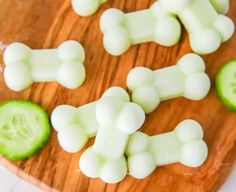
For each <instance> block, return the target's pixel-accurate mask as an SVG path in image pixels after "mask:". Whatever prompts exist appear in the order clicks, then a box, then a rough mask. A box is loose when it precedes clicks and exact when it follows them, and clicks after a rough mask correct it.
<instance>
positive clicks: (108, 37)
mask: <svg viewBox="0 0 236 192" xmlns="http://www.w3.org/2000/svg"><path fill="white" fill-rule="evenodd" d="M124 20H125V14H124V13H123V12H122V11H120V10H118V9H109V10H107V11H105V12H104V13H103V14H102V16H101V20H100V28H101V30H102V32H103V33H104V38H103V44H104V47H105V49H106V50H107V52H108V53H110V54H112V55H114V56H118V55H121V54H123V53H124V52H126V51H127V50H128V49H129V47H130V45H131V40H130V37H129V34H128V32H127V30H126V29H125V28H124V27H122V24H123V22H124ZM114 37H116V38H114Z"/></svg>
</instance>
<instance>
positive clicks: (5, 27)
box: [0, 0, 236, 192]
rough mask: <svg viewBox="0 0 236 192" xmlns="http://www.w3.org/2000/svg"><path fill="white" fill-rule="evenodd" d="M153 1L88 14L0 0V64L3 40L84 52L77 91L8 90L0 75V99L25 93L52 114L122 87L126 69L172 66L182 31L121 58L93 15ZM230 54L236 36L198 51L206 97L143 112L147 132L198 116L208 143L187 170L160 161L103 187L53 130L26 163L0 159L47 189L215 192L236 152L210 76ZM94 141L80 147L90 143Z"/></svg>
mask: <svg viewBox="0 0 236 192" xmlns="http://www.w3.org/2000/svg"><path fill="white" fill-rule="evenodd" d="M152 2H153V1H151V0H146V1H141V0H114V1H109V2H108V3H106V4H105V5H104V6H103V7H102V8H101V9H100V11H99V12H98V13H97V14H95V15H93V16H91V17H87V18H82V17H79V16H78V15H76V14H75V13H74V12H73V10H72V8H71V5H70V1H69V0H50V1H45V0H37V1H35V0H0V48H1V51H0V54H1V56H0V58H1V59H0V63H1V65H0V66H1V71H2V70H3V68H4V65H3V62H2V53H3V50H2V48H4V46H5V45H7V44H9V43H11V42H15V41H20V42H23V43H26V44H27V45H29V46H30V47H32V48H54V47H57V46H58V45H59V44H60V43H61V42H63V41H65V40H68V39H75V40H78V41H80V42H81V43H82V44H83V45H84V47H85V50H86V62H85V67H86V71H87V79H86V82H85V84H84V85H83V86H82V87H81V88H79V89H77V90H68V89H65V88H63V87H61V86H60V85H58V84H56V83H40V84H34V85H33V86H32V87H31V88H29V89H27V90H26V91H24V92H20V93H15V92H12V91H11V90H9V89H8V88H7V87H6V86H5V83H4V81H3V78H2V75H1V76H0V101H4V100H5V99H12V98H17V99H29V100H32V101H34V102H36V103H38V104H39V105H41V106H43V107H44V108H45V109H46V110H47V111H48V113H49V114H50V113H51V112H52V110H53V109H54V108H55V107H56V106H57V105H60V104H70V105H74V106H79V105H83V104H86V103H88V102H91V101H94V100H96V99H98V98H99V97H100V96H101V94H102V93H103V92H104V90H106V89H107V88H109V87H110V86H113V85H118V86H122V87H126V83H125V82H126V77H127V74H128V72H129V71H130V70H131V69H132V68H133V67H135V66H146V67H150V68H152V69H158V68H161V67H166V66H169V65H173V64H175V63H176V62H177V61H178V59H179V58H181V57H182V56H183V55H184V54H186V53H188V52H191V49H190V48H189V41H188V34H187V33H186V31H184V29H183V35H182V38H181V41H180V42H179V44H178V45H176V46H174V47H171V48H166V47H162V46H159V45H157V44H155V43H148V44H143V45H138V46H133V47H132V48H131V49H130V50H129V51H128V52H127V53H126V54H124V55H122V56H121V57H113V56H110V55H109V54H107V53H106V52H105V50H104V49H103V45H102V34H101V32H100V30H99V18H100V16H101V14H102V12H103V11H104V10H105V9H106V8H109V7H117V8H120V9H122V10H124V11H125V12H128V11H135V10H139V9H144V8H148V7H149V6H150V5H151V4H152ZM235 10H236V1H232V5H231V11H230V12H229V16H230V17H231V18H232V19H233V20H234V21H236V13H235ZM234 57H236V35H234V37H233V38H232V39H231V40H230V41H228V42H227V43H225V44H223V45H222V46H221V48H220V49H219V50H218V51H217V52H215V53H213V54H211V55H208V56H204V59H205V61H206V69H207V73H208V74H209V75H210V77H211V80H212V85H213V86H212V89H211V92H210V94H209V95H208V97H207V98H206V99H204V100H202V101H199V102H194V101H189V100H187V99H184V98H178V99H173V100H171V101H167V102H163V103H162V104H161V105H160V107H159V108H158V109H157V110H156V111H155V112H153V113H152V114H150V115H148V116H147V120H146V122H145V125H144V126H143V128H142V131H144V132H145V133H148V134H150V135H153V134H159V133H163V132H167V131H171V130H173V129H174V128H175V126H176V125H177V124H178V123H179V122H181V121H182V120H184V119H186V118H192V119H195V120H197V121H199V122H200V123H201V124H202V126H203V127H204V130H205V138H204V139H205V140H206V142H207V144H208V147H209V157H208V160H207V162H206V163H205V164H204V165H203V166H202V167H200V168H197V169H191V168H187V167H185V166H183V165H180V164H174V165H169V166H164V167H159V168H157V169H156V171H155V172H154V173H153V174H152V175H151V176H149V177H148V178H146V179H144V180H137V179H134V178H132V177H130V176H127V177H126V178H125V180H123V181H122V182H121V183H119V184H117V185H108V184H105V183H103V182H102V181H101V180H99V179H89V178H87V177H85V176H84V175H83V174H82V173H81V172H80V170H79V169H78V160H79V157H80V155H81V153H76V154H73V155H71V154H68V153H65V152H63V151H62V149H61V148H60V146H59V144H58V141H57V137H56V133H55V132H54V131H53V130H52V134H51V138H50V140H49V141H48V143H47V145H46V146H45V148H44V149H43V150H42V151H40V152H39V153H38V154H37V155H35V156H33V157H31V158H29V159H28V160H25V161H19V162H11V161H7V160H5V159H4V158H0V163H2V164H4V165H5V166H7V167H8V168H9V169H10V170H12V171H13V172H15V174H17V175H19V176H21V177H23V178H24V179H26V180H27V181H29V182H32V183H34V184H35V185H37V186H40V187H42V189H43V190H45V191H63V192H75V191H76V192H144V191H145V192H156V191H158V192H169V191H174V192H212V191H217V189H218V188H219V186H220V185H221V184H222V182H223V181H224V180H225V178H226V176H227V174H228V173H229V171H230V169H231V168H232V166H233V162H234V159H235V154H236V114H235V113H231V112H229V111H227V110H226V108H225V107H224V106H223V105H222V104H221V103H220V101H219V99H218V98H217V95H216V91H215V87H214V78H215V75H216V72H217V71H218V69H219V67H220V66H222V64H223V63H224V62H226V61H228V60H229V59H232V58H234ZM92 142H93V141H92V140H91V141H90V143H89V144H88V145H87V146H86V147H88V146H89V145H91V144H92Z"/></svg>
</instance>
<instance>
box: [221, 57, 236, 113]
mask: <svg viewBox="0 0 236 192" xmlns="http://www.w3.org/2000/svg"><path fill="white" fill-rule="evenodd" d="M216 90H217V94H218V96H219V98H220V100H221V101H222V102H223V104H224V105H225V106H226V107H227V108H228V109H229V110H231V111H236V59H234V60H232V61H229V62H228V63H226V64H225V65H224V66H223V67H222V68H221V69H220V70H219V72H218V74H217V76H216Z"/></svg>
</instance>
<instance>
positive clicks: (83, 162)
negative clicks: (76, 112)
mask: <svg viewBox="0 0 236 192" xmlns="http://www.w3.org/2000/svg"><path fill="white" fill-rule="evenodd" d="M120 90H121V91H123V92H124V93H126V91H125V90H122V89H120ZM126 94H127V93H126ZM127 98H128V99H127ZM96 117H97V121H98V123H99V128H98V132H97V136H96V139H95V142H94V145H93V146H92V147H90V148H89V149H87V150H86V151H85V152H84V153H83V154H82V156H81V158H80V162H79V164H80V169H81V171H82V172H83V173H84V174H85V175H87V176H88V177H91V178H97V177H99V178H101V179H102V180H103V181H105V182H107V183H118V182H120V181H121V180H122V179H123V178H124V177H125V176H126V174H127V164H126V159H125V156H124V152H125V148H126V145H127V143H128V139H129V136H130V135H131V134H132V133H134V132H135V131H136V130H137V129H139V128H140V127H141V126H142V124H143V123H144V119H145V114H144V112H143V110H142V108H141V107H139V106H138V105H137V104H134V103H131V102H129V96H128V94H127V97H126V98H124V97H123V98H118V97H113V96H111V97H103V98H102V99H100V100H99V101H98V103H97V106H96Z"/></svg>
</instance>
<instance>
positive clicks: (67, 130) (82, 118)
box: [51, 102, 98, 153]
mask: <svg viewBox="0 0 236 192" xmlns="http://www.w3.org/2000/svg"><path fill="white" fill-rule="evenodd" d="M95 107H96V102H93V103H90V104H87V105H84V106H81V107H78V108H76V107H73V106H69V105H61V106H58V107H56V108H55V109H54V111H53V112H52V116H51V122H52V125H53V127H54V128H55V129H56V131H57V132H58V141H59V143H60V145H61V147H62V148H63V149H64V150H65V151H67V152H69V153H75V152H78V151H80V150H81V149H82V148H83V147H84V146H85V144H86V143H87V142H88V139H89V138H90V137H94V136H95V135H96V132H97V128H98V123H97V120H96V115H95Z"/></svg>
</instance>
